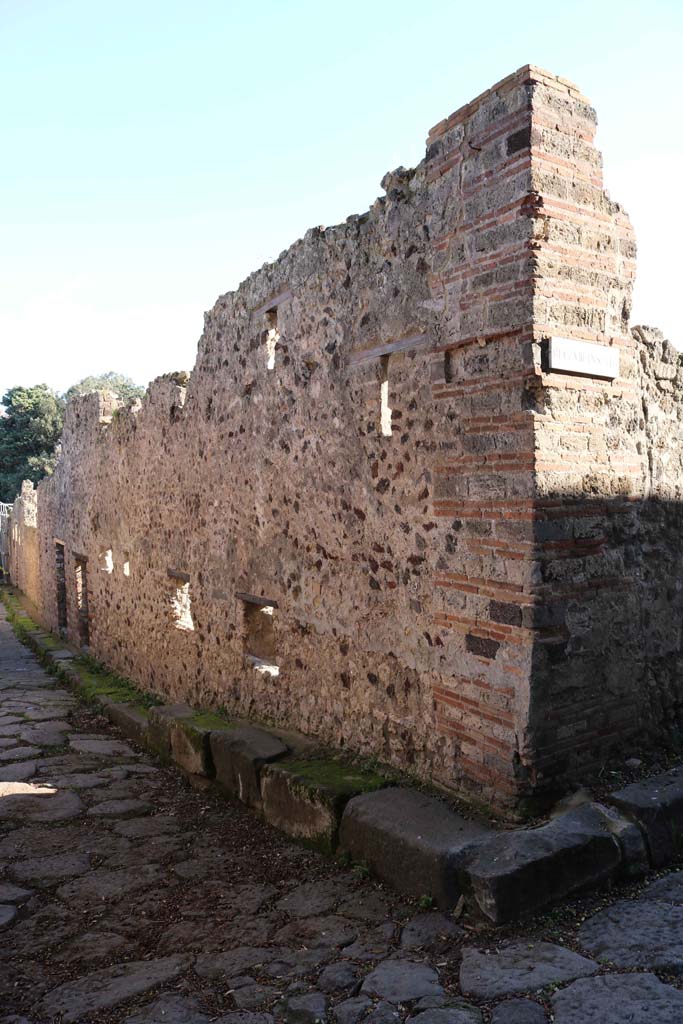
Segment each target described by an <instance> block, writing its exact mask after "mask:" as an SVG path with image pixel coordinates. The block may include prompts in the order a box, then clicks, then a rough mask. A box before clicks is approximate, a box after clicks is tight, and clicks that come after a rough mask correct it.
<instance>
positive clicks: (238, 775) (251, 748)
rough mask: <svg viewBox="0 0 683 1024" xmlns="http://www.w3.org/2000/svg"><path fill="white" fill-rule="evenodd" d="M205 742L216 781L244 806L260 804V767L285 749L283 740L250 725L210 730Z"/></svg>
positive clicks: (280, 756)
mask: <svg viewBox="0 0 683 1024" xmlns="http://www.w3.org/2000/svg"><path fill="white" fill-rule="evenodd" d="M209 743H210V746H211V757H212V760H213V764H214V766H215V769H216V781H217V782H218V784H219V785H220V786H221V787H222V788H223V789H224V790H225V791H226V792H227V793H230V794H232V796H236V797H237V798H238V799H239V800H241V801H242V803H244V804H246V805H247V806H248V807H256V808H260V807H261V805H262V799H261V769H262V768H263V766H264V765H266V764H271V763H272V762H273V761H277V760H279V759H280V758H282V757H284V756H285V755H286V754H287V753H288V748H287V747H286V746H285V744H284V743H283V742H282V741H281V740H280V739H278V737H277V736H273V734H272V733H270V732H266V731H265V730H264V729H256V728H253V727H251V726H244V727H240V728H236V729H225V730H221V731H216V732H212V733H211V735H210V737H209Z"/></svg>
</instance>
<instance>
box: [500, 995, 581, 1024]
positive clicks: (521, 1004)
mask: <svg viewBox="0 0 683 1024" xmlns="http://www.w3.org/2000/svg"><path fill="white" fill-rule="evenodd" d="M547 1020H548V1018H547V1016H546V1012H545V1010H544V1009H543V1007H542V1006H541V1005H540V1004H539V1003H535V1002H534V1001H533V999H506V1000H505V1002H504V1003H499V1004H498V1006H496V1007H494V1010H493V1013H492V1015H491V1024H546V1021H547ZM586 1024H588V1022H587V1021H586Z"/></svg>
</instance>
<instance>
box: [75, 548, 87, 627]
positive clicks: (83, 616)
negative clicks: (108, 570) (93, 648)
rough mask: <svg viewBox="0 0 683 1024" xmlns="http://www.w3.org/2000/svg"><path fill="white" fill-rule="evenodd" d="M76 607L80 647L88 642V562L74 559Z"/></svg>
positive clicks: (83, 559) (82, 559)
mask: <svg viewBox="0 0 683 1024" xmlns="http://www.w3.org/2000/svg"><path fill="white" fill-rule="evenodd" d="M76 607H77V608H78V639H79V642H80V645H81V647H88V646H89V644H90V611H89V608H88V563H87V560H86V559H85V558H77V559H76Z"/></svg>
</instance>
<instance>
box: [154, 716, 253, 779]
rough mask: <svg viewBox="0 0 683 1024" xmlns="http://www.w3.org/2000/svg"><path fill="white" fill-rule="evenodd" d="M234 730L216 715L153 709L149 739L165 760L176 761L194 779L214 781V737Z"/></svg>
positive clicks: (229, 723) (231, 725) (232, 726)
mask: <svg viewBox="0 0 683 1024" xmlns="http://www.w3.org/2000/svg"><path fill="white" fill-rule="evenodd" d="M234 728H235V725H234V723H233V722H231V721H229V720H228V719H227V718H224V717H223V716H222V715H220V714H218V713H216V712H212V711H198V710H196V709H195V708H191V707H188V705H186V704H172V705H169V706H168V707H166V706H162V707H154V708H151V710H150V715H149V732H148V735H149V742H150V746H151V747H152V749H153V750H155V751H156V753H158V754H159V755H160V756H161V757H162V759H166V760H168V759H171V760H173V761H175V763H176V764H177V765H179V766H180V767H181V768H182V769H183V770H184V771H186V772H188V773H189V774H190V775H201V776H204V777H205V778H209V779H213V778H214V777H215V775H216V768H215V765H214V761H213V756H212V753H211V742H210V741H211V736H212V734H213V733H215V732H222V731H228V732H230V731H232V730H233V729H234Z"/></svg>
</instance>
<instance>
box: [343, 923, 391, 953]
mask: <svg viewBox="0 0 683 1024" xmlns="http://www.w3.org/2000/svg"><path fill="white" fill-rule="evenodd" d="M395 933H396V926H395V925H394V923H393V921H385V922H384V923H383V924H381V925H376V926H375V927H373V928H370V929H368V930H367V931H364V932H363V934H362V935H361V936H360V937H359V938H358V939H356V941H355V942H353V943H351V945H350V946H345V947H344V956H346V957H349V958H350V959H351V960H381V959H383V958H384V957H385V956H386V955H387V954H388V952H389V947H390V945H391V944H392V943H393V941H394V939H395Z"/></svg>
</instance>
